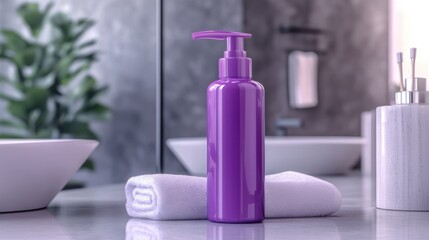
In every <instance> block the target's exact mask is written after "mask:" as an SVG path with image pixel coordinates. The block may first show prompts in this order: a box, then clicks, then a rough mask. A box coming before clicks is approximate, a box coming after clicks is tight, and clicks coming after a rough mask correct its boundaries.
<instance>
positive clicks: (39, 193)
mask: <svg viewBox="0 0 429 240" xmlns="http://www.w3.org/2000/svg"><path fill="white" fill-rule="evenodd" d="M97 145H98V142H97V141H93V140H78V139H70V140H67V139H59V140H50V139H32V140H31V139H28V140H4V139H2V140H0V156H1V158H0V213H1V212H14V211H24V210H33V209H39V208H44V207H46V206H48V204H49V202H50V201H51V200H52V199H53V198H54V197H55V195H56V194H57V193H58V192H59V191H60V190H61V189H62V188H63V187H64V185H65V184H66V183H67V182H68V181H69V180H70V178H71V177H72V176H73V174H74V173H75V172H76V171H77V170H78V169H79V167H80V166H81V165H82V164H83V163H84V162H85V160H86V159H87V158H88V156H89V155H90V154H91V152H92V151H93V150H94V149H95V147H97Z"/></svg>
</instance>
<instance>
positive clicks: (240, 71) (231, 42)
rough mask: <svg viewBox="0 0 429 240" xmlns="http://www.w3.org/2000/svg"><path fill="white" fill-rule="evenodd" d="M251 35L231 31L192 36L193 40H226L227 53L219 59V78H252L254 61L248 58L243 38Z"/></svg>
mask: <svg viewBox="0 0 429 240" xmlns="http://www.w3.org/2000/svg"><path fill="white" fill-rule="evenodd" d="M250 37H252V35H251V34H249V33H241V32H229V31H202V32H195V33H193V34H192V39H193V40H198V39H210V40H226V51H225V52H224V55H223V58H220V59H219V78H251V77H252V60H251V59H250V58H248V57H247V56H246V51H244V41H243V38H250Z"/></svg>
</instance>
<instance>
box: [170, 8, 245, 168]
mask: <svg viewBox="0 0 429 240" xmlns="http://www.w3.org/2000/svg"><path fill="white" fill-rule="evenodd" d="M242 22H243V6H242V3H241V1H237V0H217V1H210V0H203V1H202V0H180V1H178V0H167V1H165V28H164V33H165V55H164V64H165V66H164V67H165V69H164V74H165V75H164V77H165V78H164V84H165V88H164V96H165V98H164V99H165V111H164V113H165V120H164V121H165V130H164V131H165V138H166V139H168V138H177V137H196V136H205V132H206V115H205V114H206V89H207V86H208V85H209V84H210V82H212V81H214V80H216V79H217V78H218V70H217V68H218V67H217V65H218V63H217V62H218V59H219V58H220V57H221V56H223V51H224V50H225V46H226V43H224V42H222V41H209V40H201V41H193V40H192V38H191V34H192V32H195V31H202V30H213V29H224V30H235V31H241V30H242V26H243V23H242ZM165 162H166V171H167V172H184V171H185V170H184V169H183V167H182V166H181V165H180V163H179V162H178V161H177V160H176V159H175V158H174V157H173V156H172V154H171V152H170V151H169V150H168V149H165Z"/></svg>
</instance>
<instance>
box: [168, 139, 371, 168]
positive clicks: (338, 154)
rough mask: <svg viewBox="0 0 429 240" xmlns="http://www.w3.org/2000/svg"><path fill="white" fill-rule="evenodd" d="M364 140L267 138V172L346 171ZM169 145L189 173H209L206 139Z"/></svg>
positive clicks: (180, 141) (187, 140)
mask: <svg viewBox="0 0 429 240" xmlns="http://www.w3.org/2000/svg"><path fill="white" fill-rule="evenodd" d="M363 143H364V140H363V139H362V138H360V137H266V138H265V173H266V174H273V173H279V172H284V171H296V172H301V173H306V174H310V175H332V174H345V173H347V172H348V171H349V170H350V169H351V168H352V167H353V166H354V165H355V164H356V162H357V161H358V159H359V156H360V152H361V147H362V144H363ZM167 145H168V147H169V148H170V149H171V150H172V152H173V153H174V155H175V156H176V157H177V158H178V159H179V161H180V162H181V163H182V164H183V165H184V167H185V168H186V170H188V171H189V173H190V174H192V175H196V176H205V175H206V171H207V170H206V168H207V161H206V159H207V149H206V146H207V144H206V138H175V139H168V140H167Z"/></svg>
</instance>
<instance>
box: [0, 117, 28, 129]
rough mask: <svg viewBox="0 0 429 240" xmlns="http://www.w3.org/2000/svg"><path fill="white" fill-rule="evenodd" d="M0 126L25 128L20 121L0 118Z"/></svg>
mask: <svg viewBox="0 0 429 240" xmlns="http://www.w3.org/2000/svg"><path fill="white" fill-rule="evenodd" d="M0 126H1V127H9V128H17V129H25V126H24V125H23V124H22V123H21V122H17V121H12V120H8V119H0Z"/></svg>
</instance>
